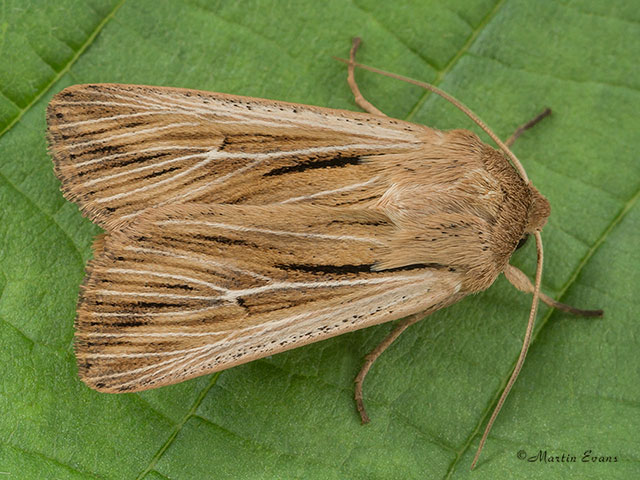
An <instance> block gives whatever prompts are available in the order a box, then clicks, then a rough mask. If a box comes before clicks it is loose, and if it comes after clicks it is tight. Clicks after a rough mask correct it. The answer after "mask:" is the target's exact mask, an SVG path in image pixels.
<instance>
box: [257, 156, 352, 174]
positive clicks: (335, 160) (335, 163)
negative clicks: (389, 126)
mask: <svg viewBox="0 0 640 480" xmlns="http://www.w3.org/2000/svg"><path fill="white" fill-rule="evenodd" d="M359 163H360V157H342V156H341V155H337V156H335V157H332V158H327V159H324V160H317V159H315V158H311V159H308V160H306V161H303V162H299V163H297V164H295V165H288V166H285V167H279V168H274V169H273V170H270V171H268V172H266V173H264V174H263V175H262V176H263V177H271V176H274V175H283V174H286V173H298V172H304V171H306V170H311V169H316V168H336V167H346V166H347V165H357V164H359Z"/></svg>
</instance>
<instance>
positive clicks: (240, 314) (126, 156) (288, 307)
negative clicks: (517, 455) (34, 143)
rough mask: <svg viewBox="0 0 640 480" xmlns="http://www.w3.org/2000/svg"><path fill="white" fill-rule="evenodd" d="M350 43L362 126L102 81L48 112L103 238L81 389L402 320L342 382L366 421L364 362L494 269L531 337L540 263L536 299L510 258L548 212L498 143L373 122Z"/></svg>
mask: <svg viewBox="0 0 640 480" xmlns="http://www.w3.org/2000/svg"><path fill="white" fill-rule="evenodd" d="M356 48H357V41H356V42H354V46H353V48H352V52H351V60H350V61H349V84H350V86H351V88H352V90H353V92H354V94H355V95H356V99H357V101H358V104H359V105H361V106H362V107H363V108H365V110H367V111H368V112H370V113H355V112H351V111H345V110H333V109H327V108H320V107H313V106H307V105H298V104H292V103H285V102H280V101H274V100H264V99H256V98H247V97H240V96H233V95H226V94H220V93H208V92H201V91H195V90H186V89H178V88H166V87H151V86H140V85H116V84H98V85H75V86H72V87H69V88H66V89H65V90H63V91H62V92H60V93H59V94H57V95H56V96H55V97H54V98H53V99H52V100H51V103H50V104H49V107H48V110H47V122H48V139H49V145H50V151H51V154H52V156H53V159H54V164H55V172H56V175H57V176H58V178H60V180H61V181H62V191H63V193H64V196H65V197H66V198H68V199H69V200H71V201H74V202H76V203H77V204H78V205H79V207H80V209H81V210H82V212H83V214H84V215H86V216H87V217H89V218H90V219H91V220H92V221H94V222H96V223H97V224H98V225H100V226H101V227H102V228H104V230H105V234H104V235H101V236H100V237H98V239H97V240H96V242H95V244H94V259H93V260H92V261H90V262H89V265H88V267H87V272H88V273H87V277H86V279H85V281H84V284H83V286H82V292H81V295H80V300H79V305H78V316H77V319H76V341H75V349H76V356H77V360H78V365H79V374H80V377H81V378H82V380H83V381H84V382H85V383H86V384H87V385H89V386H90V387H92V388H94V389H96V390H99V391H103V392H134V391H139V390H146V389H149V388H155V387H160V386H163V385H169V384H173V383H176V382H180V381H183V380H186V379H188V378H193V377H196V376H198V375H204V374H207V373H211V372H215V371H219V370H223V369H226V368H229V367H232V366H234V365H238V364H242V363H245V362H249V361H251V360H255V359H258V358H262V357H265V356H267V355H271V354H274V353H278V352H282V351H285V350H289V349H292V348H296V347H299V346H301V345H305V344H308V343H311V342H315V341H318V340H323V339H326V338H329V337H333V336H335V335H340V334H342V333H344V332H349V331H353V330H356V329H360V328H364V327H368V326H370V325H375V324H379V323H382V322H388V321H391V320H396V319H399V318H404V317H407V318H406V319H405V320H404V321H403V322H401V323H400V324H399V325H398V327H397V328H396V330H394V331H393V332H392V334H391V335H390V336H389V337H388V338H387V339H385V341H384V342H383V343H382V344H381V345H380V346H379V347H378V348H377V349H376V350H375V351H374V352H372V354H371V355H370V356H368V357H367V361H366V363H365V365H364V367H363V369H362V371H361V372H360V374H359V375H358V377H357V379H356V401H357V405H358V410H359V411H360V414H361V416H362V419H363V421H365V422H366V421H368V417H367V415H366V411H365V409H364V405H363V402H362V382H363V381H364V377H365V375H366V373H367V371H368V369H369V367H370V365H371V363H372V362H373V360H375V358H377V356H378V355H379V354H380V353H381V352H382V351H383V350H384V349H385V348H386V347H387V346H388V345H389V344H390V343H391V342H392V341H393V340H394V339H395V338H396V337H397V336H398V335H399V334H400V333H401V332H402V331H403V330H404V329H405V328H406V327H407V326H409V325H410V324H411V323H414V322H415V321H417V320H419V319H421V318H423V317H424V316H425V315H428V314H429V313H431V312H433V311H435V310H438V309H440V308H443V307H445V306H447V305H451V304H452V303H455V302H457V301H458V300H460V299H461V298H463V297H465V296H466V295H469V294H470V293H474V292H479V291H482V290H484V289H486V288H488V287H489V286H490V285H491V284H492V283H493V282H494V281H495V279H496V277H497V276H498V275H499V274H500V273H505V274H506V275H507V277H508V278H509V280H510V281H511V282H512V283H513V284H514V285H515V286H516V287H518V288H519V289H521V290H525V291H528V292H534V302H533V307H532V311H531V315H530V325H529V327H530V328H529V331H530V329H531V326H532V319H533V317H534V316H535V305H536V304H537V297H538V296H539V285H540V276H541V268H540V267H539V268H538V274H537V281H536V286H535V289H534V287H533V286H532V285H531V282H529V280H528V279H527V277H526V276H525V275H524V274H522V272H520V271H519V270H517V269H516V268H515V267H512V266H510V265H509V263H508V262H509V258H510V256H511V254H512V253H513V251H514V250H515V249H516V247H517V246H518V244H519V242H520V241H521V240H522V239H523V238H526V236H527V235H530V234H533V235H535V236H536V239H537V241H538V245H539V248H538V252H539V258H540V261H541V255H542V249H541V242H540V235H539V232H540V230H541V229H542V227H543V226H544V224H545V223H546V221H547V217H548V216H549V213H550V209H549V203H548V202H547V200H546V199H545V198H544V197H543V196H542V195H541V194H540V193H539V192H538V190H536V188H535V187H534V186H533V185H532V184H531V183H530V182H529V181H528V179H527V178H526V174H524V173H523V172H524V170H523V169H522V167H521V166H520V165H519V163H514V164H513V165H512V163H510V159H511V160H512V161H513V159H515V157H513V154H511V152H510V151H509V150H508V148H507V147H506V146H505V145H504V144H502V143H501V142H500V141H499V140H497V142H498V144H499V145H500V146H501V148H502V151H500V150H496V149H494V148H493V147H491V146H489V145H486V144H484V143H483V142H482V141H480V139H479V138H478V137H477V136H476V135H475V134H473V133H471V132H469V131H466V130H452V131H440V130H436V129H433V128H429V127H425V126H422V125H416V124H413V123H409V122H404V121H402V120H396V119H392V118H388V117H386V116H384V115H383V114H382V113H381V112H380V111H379V110H377V109H375V107H373V106H372V105H371V104H369V103H368V102H367V101H366V100H364V98H363V97H362V96H361V95H360V92H359V90H358V88H357V85H356V84H355V80H354V78H353V69H354V66H355V65H356V64H355V62H354V55H355V50H356ZM420 85H422V86H425V84H420ZM426 88H429V87H426ZM436 90H437V89H436ZM437 93H441V92H439V91H438V92H437ZM454 102H455V101H454ZM456 105H458V106H460V105H459V104H458V103H456ZM462 108H464V107H462ZM473 118H474V119H475V117H473ZM536 121H537V120H536ZM534 123H535V122H534ZM479 124H480V125H481V126H482V127H483V128H485V127H484V126H483V124H482V123H481V122H480V123H479ZM527 127H528V125H527V126H525V127H524V128H527ZM490 134H491V133H490ZM491 135H493V134H491ZM494 137H495V136H494ZM496 138H497V137H496ZM508 143H509V142H508ZM507 152H508V153H507ZM505 153H506V154H507V155H509V157H507V156H506V155H505ZM515 162H517V159H515ZM514 165H515V167H516V168H514ZM534 290H535V291H534ZM542 299H543V300H544V301H547V303H550V304H554V306H560V307H562V308H568V307H565V306H563V305H562V304H557V303H555V302H554V301H553V300H551V299H549V298H547V297H542ZM579 313H580V312H579ZM582 313H584V312H582ZM587 313H588V312H587ZM526 345H527V342H526V341H525V346H526ZM525 351H526V348H523V354H522V355H521V360H523V359H524V352H525ZM520 364H521V362H520ZM516 370H519V367H517V369H516ZM515 374H517V371H516V372H515V373H514V376H513V378H512V379H513V380H515ZM507 391H508V389H507V390H506V391H505V394H504V395H503V397H504V396H506V392H507ZM503 400H504V399H501V402H502V401H503ZM496 413H497V412H496ZM490 423H491V422H490ZM485 436H486V435H485ZM483 442H484V438H483V441H482V443H483Z"/></svg>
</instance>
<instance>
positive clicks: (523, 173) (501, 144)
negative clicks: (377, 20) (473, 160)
mask: <svg viewBox="0 0 640 480" xmlns="http://www.w3.org/2000/svg"><path fill="white" fill-rule="evenodd" d="M334 58H335V59H336V60H338V61H340V62H343V63H346V64H347V65H354V66H356V67H359V68H363V69H364V70H369V71H370V72H374V73H378V74H380V75H384V76H385V77H391V78H395V79H396V80H401V81H403V82H407V83H410V84H412V85H416V86H418V87H422V88H424V89H425V90H429V91H430V92H433V93H435V94H436V95H440V96H441V97H442V98H444V99H445V100H447V101H448V102H451V103H452V104H453V105H454V106H456V107H457V108H458V109H459V110H460V111H461V112H463V113H464V114H465V115H467V117H469V118H470V119H471V120H473V121H474V122H475V123H476V124H477V125H478V126H479V127H480V128H481V129H482V130H484V131H485V133H486V134H487V135H489V136H490V137H491V139H492V140H493V141H494V142H496V144H497V145H498V146H499V147H500V149H501V150H502V151H503V152H504V153H505V154H506V155H507V156H508V157H509V159H510V160H511V163H513V166H514V167H515V168H516V170H518V173H519V174H520V177H522V179H523V180H524V181H525V183H529V177H528V176H527V172H526V171H525V170H524V167H523V166H522V164H521V163H520V160H518V157H516V156H515V155H514V154H513V152H512V151H511V150H510V149H509V147H508V146H507V145H505V144H504V142H503V141H502V140H500V138H498V136H497V135H496V134H495V133H493V131H492V130H491V129H490V128H489V127H488V126H487V124H486V123H484V122H483V121H482V120H480V118H479V117H478V116H477V115H476V114H475V113H473V112H472V111H471V109H469V107H467V106H466V105H465V104H463V103H462V102H461V101H459V100H457V99H456V98H454V97H452V96H451V95H449V94H448V93H446V92H444V91H443V90H440V89H439V88H438V87H436V86H434V85H431V84H430V83H427V82H420V81H418V80H414V79H413V78H409V77H404V76H402V75H398V74H396V73H391V72H387V71H385V70H380V69H378V68H375V67H370V66H368V65H363V64H361V63H357V62H353V61H349V60H345V59H344V58H338V57H334Z"/></svg>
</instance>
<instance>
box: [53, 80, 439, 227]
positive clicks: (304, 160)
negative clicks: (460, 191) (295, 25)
mask: <svg viewBox="0 0 640 480" xmlns="http://www.w3.org/2000/svg"><path fill="white" fill-rule="evenodd" d="M47 123H48V139H49V145H50V151H51V153H52V156H53V159H54V163H55V171H56V174H57V176H58V177H59V178H60V180H61V181H62V190H63V193H64V194H65V196H66V197H67V198H68V199H70V200H72V201H74V202H76V203H78V204H79V206H80V208H81V209H82V211H83V212H84V213H85V214H86V215H87V216H88V217H89V218H91V220H93V221H95V222H97V223H99V224H100V225H101V226H102V227H104V228H105V229H107V230H114V229H115V228H116V226H118V227H120V226H122V224H123V223H127V222H130V221H131V220H132V219H133V218H135V217H136V216H137V215H138V214H139V213H140V212H141V211H142V210H144V209H146V208H149V207H157V206H162V205H167V204H175V203H187V202H193V203H208V204H212V203H227V204H231V203H241V204H242V203H244V204H249V203H251V204H274V203H282V202H284V203H300V202H305V201H306V202H308V201H314V202H315V203H322V202H323V201H324V202H325V203H326V204H332V205H335V204H342V205H346V204H349V205H354V204H358V203H361V202H366V201H367V199H371V198H372V197H374V196H376V195H380V194H382V193H383V191H384V188H385V185H382V184H381V179H380V178H377V177H376V176H375V174H374V173H373V172H372V171H371V169H370V167H369V166H368V165H367V164H366V162H362V159H363V158H366V157H367V156H369V155H373V154H383V155H384V154H392V153H402V152H411V151H414V152H415V151H416V150H419V149H420V147H421V144H422V141H423V139H422V138H421V137H422V136H423V135H424V134H425V133H426V132H432V131H431V130H429V129H427V128H426V127H421V126H418V125H414V124H410V123H407V122H402V121H399V120H394V119H388V118H385V117H379V116H374V115H369V114H362V113H355V112H348V111H343V110H331V109H324V108H319V107H310V106H304V105H296V104H290V103H285V102H277V101H272V100H262V99H254V98H247V97H239V96H231V95H224V94H218V93H209V92H200V91H195V90H186V89H177V88H163V87H149V86H140V85H118V84H97V85H75V86H72V87H69V88H66V89H65V90H63V91H62V92H60V93H59V94H57V95H56V96H55V97H53V99H52V100H51V103H50V104H49V107H48V110H47ZM319 170H322V172H319Z"/></svg>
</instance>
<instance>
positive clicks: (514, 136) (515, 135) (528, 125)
mask: <svg viewBox="0 0 640 480" xmlns="http://www.w3.org/2000/svg"><path fill="white" fill-rule="evenodd" d="M549 115H551V109H550V108H549V107H547V108H545V109H544V110H543V111H542V112H541V113H539V114H538V115H536V116H535V117H533V118H532V119H531V120H529V121H528V122H527V123H525V124H523V125H520V126H519V127H518V128H516V131H515V132H513V134H512V135H511V136H510V137H509V138H508V139H507V141H506V142H504V143H505V145H506V146H507V147H510V146H511V145H513V142H515V141H516V140H517V139H518V137H519V136H520V135H522V134H523V133H524V131H525V130H529V129H530V128H531V127H533V126H534V125H536V124H537V123H538V122H539V121H540V120H542V119H543V118H544V117H548V116H549Z"/></svg>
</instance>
